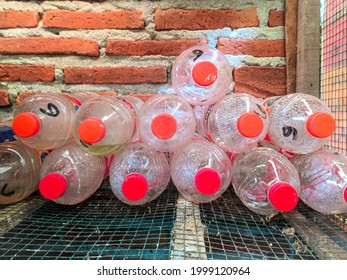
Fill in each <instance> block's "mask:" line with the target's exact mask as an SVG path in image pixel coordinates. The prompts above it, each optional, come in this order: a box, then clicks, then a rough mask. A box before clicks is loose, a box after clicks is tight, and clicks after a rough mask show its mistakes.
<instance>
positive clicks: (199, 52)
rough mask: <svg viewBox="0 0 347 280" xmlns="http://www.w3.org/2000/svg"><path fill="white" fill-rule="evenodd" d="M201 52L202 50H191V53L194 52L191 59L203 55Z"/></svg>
mask: <svg viewBox="0 0 347 280" xmlns="http://www.w3.org/2000/svg"><path fill="white" fill-rule="evenodd" d="M203 53H204V52H203V51H202V50H193V54H195V57H194V59H193V61H196V60H197V59H198V58H199V57H200V56H202V55H203Z"/></svg>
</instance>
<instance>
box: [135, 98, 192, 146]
mask: <svg viewBox="0 0 347 280" xmlns="http://www.w3.org/2000/svg"><path fill="white" fill-rule="evenodd" d="M137 127H138V130H139V133H140V137H141V140H142V141H143V142H145V143H147V144H149V145H150V146H152V147H153V148H154V149H156V150H158V151H161V152H170V151H174V150H176V149H179V148H180V147H183V146H184V145H185V144H186V143H188V142H189V141H190V139H191V138H192V137H193V136H194V133H195V130H196V121H195V116H194V112H193V109H192V108H191V106H190V105H189V103H188V102H187V101H186V100H184V99H183V98H182V97H180V96H178V95H171V94H163V95H156V96H153V97H151V98H150V99H148V100H147V101H146V102H145V104H144V105H143V106H142V108H141V109H140V111H139V115H138V118H137Z"/></svg>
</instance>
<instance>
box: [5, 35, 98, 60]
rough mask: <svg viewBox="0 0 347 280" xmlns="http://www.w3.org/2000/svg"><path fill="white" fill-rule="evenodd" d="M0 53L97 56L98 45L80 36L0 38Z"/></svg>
mask: <svg viewBox="0 0 347 280" xmlns="http://www.w3.org/2000/svg"><path fill="white" fill-rule="evenodd" d="M0 54H64V55H86V56H99V47H98V43H97V41H95V40H87V39H81V38H53V37H52V38H39V37H29V38H0Z"/></svg>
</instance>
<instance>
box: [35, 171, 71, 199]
mask: <svg viewBox="0 0 347 280" xmlns="http://www.w3.org/2000/svg"><path fill="white" fill-rule="evenodd" d="M66 188H67V181H66V178H65V176H64V175H61V174H59V173H49V174H47V175H46V176H45V177H43V178H42V179H41V181H40V184H39V190H40V193H41V195H42V196H43V197H45V198H47V199H56V198H58V197H61V196H62V195H63V193H64V192H65V191H66Z"/></svg>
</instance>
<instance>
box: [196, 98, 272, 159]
mask: <svg viewBox="0 0 347 280" xmlns="http://www.w3.org/2000/svg"><path fill="white" fill-rule="evenodd" d="M194 113H195V116H196V119H197V130H198V132H199V133H200V134H201V135H204V136H206V137H207V138H208V139H210V140H211V141H212V142H214V143H215V144H217V145H218V146H220V147H222V148H223V149H224V150H225V151H228V152H231V153H242V152H245V151H247V150H250V149H253V148H255V147H256V146H257V143H258V142H259V141H261V140H262V139H264V137H265V136H266V134H267V132H268V127H269V116H268V114H267V112H266V110H265V109H264V107H263V105H262V103H261V102H260V101H259V100H258V99H257V98H255V97H254V96H252V95H249V94H246V93H231V94H228V95H226V96H225V97H223V98H222V99H221V100H220V101H218V102H217V103H216V104H213V105H210V106H196V107H195V108H194Z"/></svg>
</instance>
